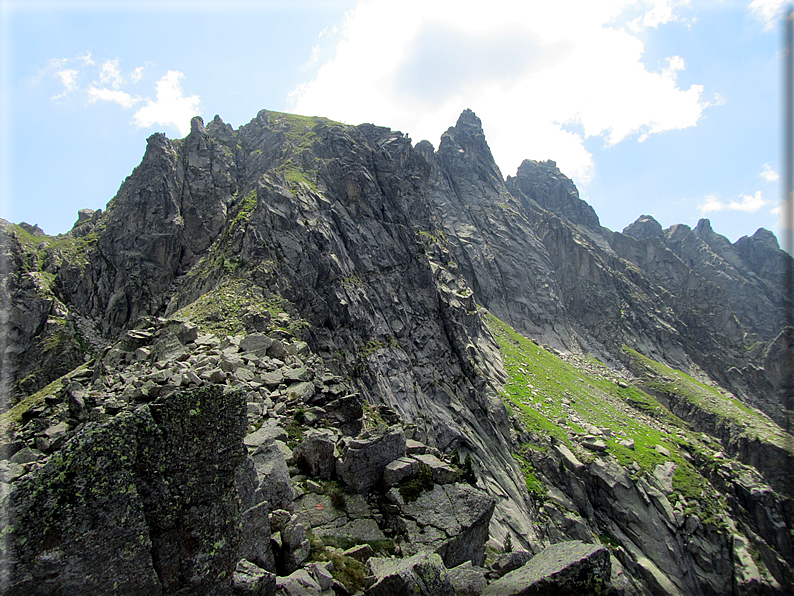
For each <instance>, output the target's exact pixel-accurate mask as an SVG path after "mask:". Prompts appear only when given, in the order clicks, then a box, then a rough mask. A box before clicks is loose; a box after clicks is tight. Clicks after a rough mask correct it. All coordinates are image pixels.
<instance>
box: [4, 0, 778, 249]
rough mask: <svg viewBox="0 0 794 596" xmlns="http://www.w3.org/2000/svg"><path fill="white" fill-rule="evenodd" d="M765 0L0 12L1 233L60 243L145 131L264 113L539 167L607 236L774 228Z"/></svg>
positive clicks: (772, 33)
mask: <svg viewBox="0 0 794 596" xmlns="http://www.w3.org/2000/svg"><path fill="white" fill-rule="evenodd" d="M781 5H782V3H781V2H780V1H779V0H752V1H751V0H744V1H732V0H722V1H719V0H690V1H689V2H686V1H680V0H596V1H593V0H587V1H584V0H582V1H580V0H565V1H557V2H548V0H544V1H542V2H541V1H535V0H530V1H527V0H524V1H512V0H489V2H482V1H481V0H478V1H476V2H471V1H468V0H456V1H454V2H453V1H447V0H402V1H401V2H393V0H361V1H356V0H339V1H333V0H332V1H322V2H319V1H315V2H312V1H301V0H292V1H284V2H267V1H258V2H257V1H234V0H230V1H226V2H201V1H200V0H193V1H191V2H182V1H171V0H160V1H158V2H150V1H146V0H138V1H136V2H127V1H126V0H119V1H115V2H114V1H107V0H105V1H101V2H99V1H88V0H83V1H79V2H78V1H68V0H67V1H60V2H55V1H47V2H45V1H37V0H25V1H22V2H19V1H10V0H0V10H1V11H2V12H1V13H0V15H1V16H2V29H0V40H1V41H0V43H2V47H1V48H0V54H2V63H1V64H0V69H1V73H0V74H1V78H0V83H1V84H2V98H0V102H2V105H1V106H0V123H1V124H2V139H1V140H2V144H1V145H0V149H2V157H1V158H0V170H1V171H0V217H2V218H4V219H7V220H10V221H14V222H20V221H23V220H24V221H27V222H28V223H31V224H33V223H38V224H39V225H40V226H41V227H42V228H43V229H44V230H45V231H46V232H47V233H49V234H57V233H63V232H65V231H67V230H68V229H69V228H71V226H72V224H73V223H74V221H75V220H76V219H77V210H78V209H80V208H84V207H88V208H92V209H97V208H104V206H105V204H106V203H107V201H108V200H110V199H111V198H112V197H113V195H114V194H115V193H116V191H117V190H118V187H119V185H120V184H121V183H122V182H123V180H124V178H125V177H126V176H128V175H129V174H130V173H131V172H132V169H133V168H134V167H135V166H136V165H137V164H138V163H139V162H140V159H141V157H142V155H143V152H144V149H145V145H146V143H145V139H146V138H147V137H148V136H149V135H151V134H152V133H154V132H157V131H162V132H165V133H166V134H167V135H168V136H169V137H172V138H178V137H182V136H184V135H185V134H186V132H187V131H188V127H189V121H190V117H191V116H192V115H195V114H200V115H201V116H202V117H204V119H205V121H208V120H210V119H212V117H213V116H214V115H215V114H218V115H220V116H221V118H223V120H224V121H226V122H229V123H230V124H232V126H234V127H235V128H236V127H238V126H240V125H242V124H245V123H246V122H248V121H249V120H251V119H252V118H254V117H255V116H256V113H257V112H258V111H259V110H260V109H270V110H277V111H286V112H294V113H300V114H307V115H322V116H327V117H330V118H333V119H336V120H340V121H343V122H346V123H350V124H359V123H361V122H374V123H376V124H379V125H383V126H390V127H391V128H394V129H397V130H402V131H403V132H406V133H408V134H409V135H410V136H411V138H412V139H413V141H414V142H418V141H420V140H422V139H425V138H426V139H427V140H429V141H430V142H431V143H433V144H434V146H438V140H439V137H440V135H441V134H442V133H443V132H444V130H446V128H447V127H449V126H451V125H453V124H454V123H455V121H456V120H457V117H458V115H459V113H460V112H461V111H462V110H463V109H464V108H467V107H468V108H471V109H473V110H474V111H475V112H476V113H477V114H478V116H480V118H481V119H482V121H483V127H484V129H485V133H486V137H487V139H488V141H489V144H490V145H491V148H492V150H493V153H494V156H495V158H496V160H497V163H498V165H499V167H500V168H501V170H502V173H503V174H504V175H505V176H506V175H508V174H513V175H514V174H515V171H516V169H517V167H518V165H519V164H520V163H521V160H522V159H524V158H532V159H544V160H545V159H553V160H555V161H556V162H557V164H558V165H559V167H560V168H561V169H562V170H563V172H564V173H566V174H567V175H569V176H570V177H572V178H573V179H574V181H575V182H576V183H577V186H578V187H579V189H580V193H581V195H582V197H583V198H585V199H586V200H587V201H588V202H590V204H592V205H593V207H594V208H595V209H596V211H597V213H598V215H599V217H600V218H601V223H602V225H605V226H607V227H608V228H610V229H613V230H618V231H619V230H622V229H623V227H625V226H626V225H628V224H629V223H631V222H632V221H634V220H635V219H636V218H637V217H638V216H640V215H642V214H650V215H653V216H654V217H656V218H657V219H658V220H659V221H660V222H661V224H662V225H663V226H664V227H667V226H670V225H672V224H675V223H685V224H688V225H691V226H694V225H695V224H696V223H697V221H698V219H699V218H701V217H708V218H709V219H710V220H711V222H712V226H713V227H714V229H715V230H716V231H717V232H719V233H721V234H724V235H726V236H728V238H730V239H731V240H732V241H735V240H737V239H738V238H739V237H741V236H743V235H751V234H753V233H754V232H755V230H756V229H758V228H759V227H765V228H767V229H771V230H773V231H775V232H776V233H777V232H778V216H777V214H776V212H775V209H776V207H777V205H778V202H779V199H780V181H779V179H778V178H777V174H778V173H779V172H780V161H781V159H780V136H779V121H780V105H779V104H780V101H779V100H780V90H779V79H780V71H781V67H780V64H779V58H780V47H779V46H780V40H781V34H780V31H779V21H778V18H777V15H779V12H780V8H781Z"/></svg>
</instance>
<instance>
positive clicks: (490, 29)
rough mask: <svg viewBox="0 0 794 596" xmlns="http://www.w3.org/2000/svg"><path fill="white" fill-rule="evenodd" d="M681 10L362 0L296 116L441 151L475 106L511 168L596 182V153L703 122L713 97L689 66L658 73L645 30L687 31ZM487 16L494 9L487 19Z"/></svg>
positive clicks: (674, 61) (656, 4)
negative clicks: (596, 146)
mask: <svg viewBox="0 0 794 596" xmlns="http://www.w3.org/2000/svg"><path fill="white" fill-rule="evenodd" d="M682 4H685V2H675V1H673V0H646V1H643V0H639V1H633V0H610V1H604V2H592V1H584V0H568V1H566V2H556V3H549V2H543V3H541V2H535V1H531V2H516V1H513V0H492V1H491V2H489V3H488V4H487V5H483V3H481V2H473V1H470V0H459V1H455V2H452V1H450V0H423V1H420V0H405V1H404V2H401V3H394V2H389V1H387V0H362V1H360V2H359V3H358V5H357V6H356V7H355V8H354V9H353V10H352V11H350V12H349V13H348V14H347V15H346V20H345V22H344V24H343V26H342V27H341V30H340V32H339V36H338V37H337V39H338V42H337V44H336V47H335V49H334V52H333V57H332V58H331V59H329V60H327V61H326V62H325V63H323V64H322V65H321V66H320V67H319V69H318V71H317V74H316V76H315V77H314V78H313V79H312V80H310V81H308V82H306V83H304V84H302V85H300V86H299V87H297V88H296V89H295V90H293V92H292V94H291V99H292V101H293V103H294V111H295V112H297V113H301V114H311V115H323V116H328V117H331V118H334V119H337V120H341V121H344V122H349V123H353V124H358V123H360V122H374V123H377V124H382V125H389V126H391V127H393V128H397V129H400V130H402V131H404V132H407V133H409V134H410V135H411V136H412V137H413V138H414V140H415V141H418V140H421V139H425V138H426V139H428V140H429V141H431V142H432V143H433V144H434V145H435V144H437V143H438V139H439V137H440V135H441V133H443V131H444V130H445V129H446V128H447V127H448V126H449V125H451V124H454V121H455V119H456V118H457V115H458V114H459V113H460V112H461V111H462V110H463V109H464V108H471V109H473V110H474V111H475V112H476V113H477V115H478V116H479V117H480V118H481V119H482V121H483V126H484V127H485V131H486V135H487V137H488V141H489V144H490V145H491V148H492V150H493V153H494V156H495V158H496V160H497V163H498V164H499V165H500V167H502V168H504V169H505V170H506V171H505V173H513V172H514V171H515V168H516V167H517V166H518V165H519V164H520V163H521V161H522V160H523V159H524V158H532V159H549V158H550V159H554V160H555V161H557V163H558V164H559V165H560V167H561V169H563V171H565V172H566V173H567V174H569V175H571V176H573V177H574V178H575V179H576V180H577V182H580V183H581V182H586V181H587V180H588V179H589V178H590V177H591V176H592V173H593V161H592V155H591V154H590V153H589V151H588V150H587V149H586V147H585V141H586V140H587V139H591V138H600V139H601V140H602V142H603V143H605V144H606V145H614V144H617V143H620V142H622V141H624V140H625V139H628V138H636V139H637V140H644V139H645V138H647V137H648V136H649V135H653V134H657V133H661V132H665V131H669V130H676V129H683V128H687V127H690V126H694V125H696V124H697V122H698V120H699V119H700V117H701V114H702V112H703V110H704V109H705V108H706V107H707V106H708V105H709V103H708V102H707V101H705V100H704V98H703V95H704V90H703V87H702V86H701V85H690V86H689V87H688V88H680V87H679V86H678V82H677V76H678V73H680V72H681V71H682V70H684V69H685V66H686V65H685V62H684V60H683V59H682V58H681V57H679V56H670V57H669V58H668V59H667V61H666V64H665V65H664V66H663V67H662V68H661V69H658V70H652V69H649V68H648V67H647V65H646V64H644V63H643V61H642V54H643V49H644V47H643V43H642V41H641V40H640V39H639V37H638V35H637V32H639V31H642V30H644V29H647V28H649V27H657V26H658V25H660V24H664V23H666V22H671V21H675V20H681V18H680V16H679V15H678V14H677V8H678V7H679V6H680V5H682ZM484 6H485V8H484Z"/></svg>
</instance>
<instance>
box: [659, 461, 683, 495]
mask: <svg viewBox="0 0 794 596" xmlns="http://www.w3.org/2000/svg"><path fill="white" fill-rule="evenodd" d="M677 468H678V464H676V463H675V462H672V461H668V462H665V463H663V464H658V465H657V466H656V468H654V470H653V479H654V484H655V485H656V487H657V488H658V489H659V490H660V491H662V492H663V493H664V494H665V495H670V494H672V493H673V476H674V475H675V471H676V469H677Z"/></svg>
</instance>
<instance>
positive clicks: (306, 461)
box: [293, 432, 336, 480]
mask: <svg viewBox="0 0 794 596" xmlns="http://www.w3.org/2000/svg"><path fill="white" fill-rule="evenodd" d="M334 447H335V444H334V441H333V439H332V438H331V437H330V436H329V435H327V434H325V433H320V432H311V433H308V434H307V435H306V436H305V438H304V439H303V441H301V442H300V443H299V444H298V446H297V447H296V448H295V450H294V451H293V456H294V458H295V463H297V464H298V466H300V467H301V468H303V469H304V470H305V471H306V473H307V474H309V475H310V476H313V477H316V478H324V479H326V480H330V479H331V477H332V476H333V474H334V469H335V466H336V460H335V459H334Z"/></svg>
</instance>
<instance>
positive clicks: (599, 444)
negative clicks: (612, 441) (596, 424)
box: [581, 435, 607, 451]
mask: <svg viewBox="0 0 794 596" xmlns="http://www.w3.org/2000/svg"><path fill="white" fill-rule="evenodd" d="M581 441H582V447H584V448H585V449H590V450H591V451H606V450H607V444H606V442H605V441H604V440H603V439H599V438H598V437H595V436H593V435H586V436H584V437H582V439H581Z"/></svg>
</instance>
